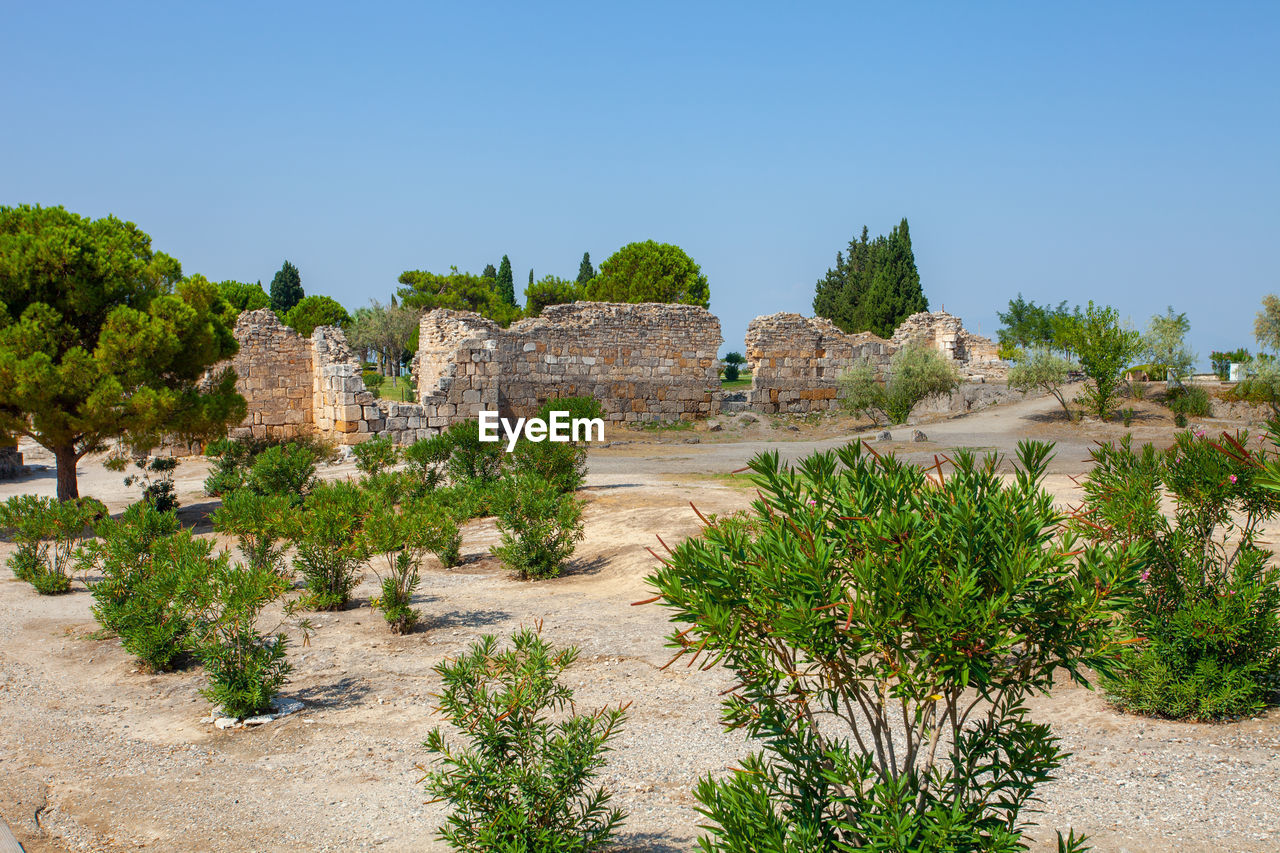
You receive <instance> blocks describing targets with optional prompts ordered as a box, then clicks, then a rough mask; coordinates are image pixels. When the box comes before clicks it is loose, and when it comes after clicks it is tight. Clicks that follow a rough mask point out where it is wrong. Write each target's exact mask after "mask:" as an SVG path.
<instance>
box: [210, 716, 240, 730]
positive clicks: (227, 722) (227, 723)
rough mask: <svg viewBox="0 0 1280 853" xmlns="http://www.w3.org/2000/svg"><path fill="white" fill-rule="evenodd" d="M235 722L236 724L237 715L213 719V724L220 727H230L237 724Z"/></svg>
mask: <svg viewBox="0 0 1280 853" xmlns="http://www.w3.org/2000/svg"><path fill="white" fill-rule="evenodd" d="M235 724H236V718H235V717H219V718H218V719H216V720H214V721H213V725H214V726H215V727H217V728H220V729H229V728H232V727H233V726H235Z"/></svg>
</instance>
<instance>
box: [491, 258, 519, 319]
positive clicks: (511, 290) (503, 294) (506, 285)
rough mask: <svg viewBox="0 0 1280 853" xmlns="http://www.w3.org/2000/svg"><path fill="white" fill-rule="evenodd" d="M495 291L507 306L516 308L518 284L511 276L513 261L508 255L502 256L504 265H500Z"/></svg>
mask: <svg viewBox="0 0 1280 853" xmlns="http://www.w3.org/2000/svg"><path fill="white" fill-rule="evenodd" d="M494 290H495V291H496V292H497V294H498V298H499V299H501V300H502V301H503V302H504V303H505V304H507V305H511V306H513V307H514V306H515V304H516V283H515V279H514V278H512V275H511V259H510V258H508V257H507V256H506V255H503V256H502V263H501V264H499V265H498V279H497V284H496V285H494Z"/></svg>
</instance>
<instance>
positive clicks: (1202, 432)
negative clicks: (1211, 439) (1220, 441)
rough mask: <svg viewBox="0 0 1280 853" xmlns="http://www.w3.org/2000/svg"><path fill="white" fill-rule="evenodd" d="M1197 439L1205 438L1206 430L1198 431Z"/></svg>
mask: <svg viewBox="0 0 1280 853" xmlns="http://www.w3.org/2000/svg"><path fill="white" fill-rule="evenodd" d="M1196 438H1204V430H1202V429H1198V430H1196Z"/></svg>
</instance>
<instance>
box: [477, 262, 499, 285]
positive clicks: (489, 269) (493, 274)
mask: <svg viewBox="0 0 1280 853" xmlns="http://www.w3.org/2000/svg"><path fill="white" fill-rule="evenodd" d="M480 277H481V278H487V279H489V280H490V281H497V280H498V271H497V270H496V269H495V268H494V266H493V264H485V265H484V272H482V273H480Z"/></svg>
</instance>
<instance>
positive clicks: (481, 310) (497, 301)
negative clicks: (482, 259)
mask: <svg viewBox="0 0 1280 853" xmlns="http://www.w3.org/2000/svg"><path fill="white" fill-rule="evenodd" d="M400 284H401V285H402V287H401V288H400V289H399V290H398V291H397V294H398V295H399V297H400V303H401V304H402V305H404V306H406V307H408V308H414V309H417V310H419V311H432V310H434V309H436V308H452V309H454V310H455V311H474V312H475V313H477V314H480V315H481V316H484V317H488V318H489V319H490V320H493V321H494V322H496V323H499V324H500V325H503V326H506V325H509V324H510V323H511V321H513V320H515V319H516V318H517V317H519V316H520V309H519V308H517V307H515V306H514V305H511V304H508V303H507V302H505V301H504V300H502V299H501V298H500V297H499V296H498V293H497V291H496V290H495V289H494V282H493V280H492V279H488V278H485V277H484V276H479V275H472V274H471V273H466V272H458V268H457V267H450V268H449V272H448V273H447V274H445V275H441V274H439V273H433V272H426V271H425V270H406V271H405V272H403V273H401V274H400Z"/></svg>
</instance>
